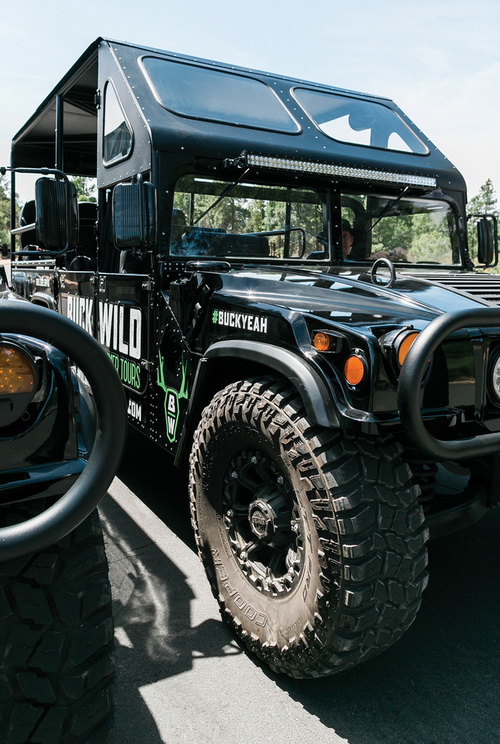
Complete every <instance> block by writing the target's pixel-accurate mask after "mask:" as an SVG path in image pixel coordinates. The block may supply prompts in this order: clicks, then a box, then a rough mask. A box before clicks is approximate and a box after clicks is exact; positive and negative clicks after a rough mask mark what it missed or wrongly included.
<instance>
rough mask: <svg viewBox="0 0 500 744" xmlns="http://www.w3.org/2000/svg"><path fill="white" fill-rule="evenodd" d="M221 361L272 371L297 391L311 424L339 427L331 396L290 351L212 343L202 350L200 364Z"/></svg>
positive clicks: (241, 343) (258, 345)
mask: <svg viewBox="0 0 500 744" xmlns="http://www.w3.org/2000/svg"><path fill="white" fill-rule="evenodd" d="M221 357H227V358H230V357H232V358H237V359H248V361H252V362H259V363H260V364H263V365H265V366H267V367H269V368H270V369H272V370H275V371H276V372H278V373H279V374H280V375H282V376H283V377H286V378H287V380H289V381H290V383H291V384H292V385H293V387H294V388H295V389H296V390H297V392H298V394H299V395H300V397H301V399H302V402H303V404H304V407H305V409H306V411H307V415H308V418H309V419H310V421H311V422H312V423H314V424H318V425H319V426H325V427H334V426H339V418H338V416H337V412H336V410H335V408H334V406H333V405H331V402H332V399H333V392H332V391H331V390H330V389H329V388H328V386H327V383H326V382H325V380H324V379H323V378H322V376H321V375H320V373H319V372H318V371H317V370H316V369H315V368H314V367H313V366H312V364H311V363H310V362H307V361H306V360H305V359H302V358H301V357H300V356H298V355H297V354H295V353H294V352H293V351H289V350H288V349H283V348H282V347H281V346H274V345H272V344H263V343H260V342H259V341H246V340H235V341H216V342H215V343H214V344H212V345H211V346H209V348H208V349H207V350H206V352H205V353H204V355H203V358H202V362H203V361H210V360H211V359H214V358H221Z"/></svg>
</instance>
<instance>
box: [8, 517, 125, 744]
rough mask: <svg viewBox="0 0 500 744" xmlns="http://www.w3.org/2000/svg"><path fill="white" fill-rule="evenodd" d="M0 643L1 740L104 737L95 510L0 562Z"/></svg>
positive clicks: (102, 615)
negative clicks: (46, 543) (55, 537)
mask: <svg viewBox="0 0 500 744" xmlns="http://www.w3.org/2000/svg"><path fill="white" fill-rule="evenodd" d="M0 647H1V649H2V663H1V667H0V741H1V742H2V744H31V743H33V744H35V743H36V744H104V743H106V744H111V742H112V740H113V734H112V689H111V685H112V682H113V676H114V658H113V622H112V615H111V591H110V585H109V580H108V566H107V561H106V555H105V552H104V544H103V539H102V532H101V527H100V523H99V518H98V516H97V513H96V512H94V513H92V514H91V515H90V517H88V518H87V519H86V520H85V521H84V522H82V524H81V525H80V526H79V527H77V528H76V529H75V530H74V531H73V532H72V533H70V534H69V535H67V536H66V537H65V538H63V539H62V540H60V541H59V542H58V543H57V544H55V545H53V546H51V547H50V548H47V549H46V550H45V551H43V552H40V553H35V554H33V555H29V556H26V557H24V558H19V559H17V560H15V561H10V562H8V563H4V564H0Z"/></svg>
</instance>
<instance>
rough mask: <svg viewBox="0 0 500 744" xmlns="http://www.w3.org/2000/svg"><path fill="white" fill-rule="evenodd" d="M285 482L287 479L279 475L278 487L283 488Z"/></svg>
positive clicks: (277, 479)
mask: <svg viewBox="0 0 500 744" xmlns="http://www.w3.org/2000/svg"><path fill="white" fill-rule="evenodd" d="M284 482H285V479H284V478H283V476H282V475H278V477H277V478H276V483H277V484H278V486H282V485H283V483H284Z"/></svg>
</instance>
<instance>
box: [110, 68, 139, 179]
mask: <svg viewBox="0 0 500 744" xmlns="http://www.w3.org/2000/svg"><path fill="white" fill-rule="evenodd" d="M132 139H133V138H132V129H131V127H130V125H129V123H128V122H127V119H126V117H125V114H124V112H123V109H122V107H121V104H120V101H119V100H118V96H117V94H116V91H115V89H114V86H113V84H112V83H111V81H109V80H108V82H107V83H106V88H105V89H104V142H103V160H104V163H105V165H113V164H114V163H117V162H118V161H120V160H125V158H128V156H129V155H130V153H131V152H132Z"/></svg>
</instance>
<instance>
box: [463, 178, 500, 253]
mask: <svg viewBox="0 0 500 744" xmlns="http://www.w3.org/2000/svg"><path fill="white" fill-rule="evenodd" d="M467 214H470V215H473V214H476V215H477V214H492V215H495V216H496V217H498V204H497V196H496V193H495V189H494V187H493V182H492V181H491V179H490V178H488V180H487V181H485V182H484V183H483V185H482V186H481V188H480V189H479V193H478V194H476V196H473V197H472V199H471V200H470V201H469V203H468V205H467ZM476 222H477V219H475V218H471V219H470V220H469V221H468V223H467V232H468V239H469V253H470V256H471V258H472V260H473V261H475V260H476V258H477V227H476Z"/></svg>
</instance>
